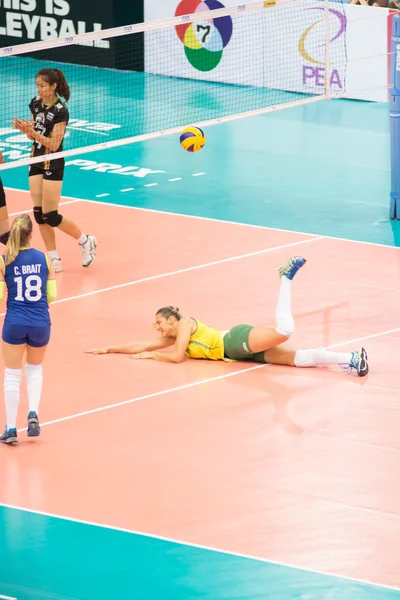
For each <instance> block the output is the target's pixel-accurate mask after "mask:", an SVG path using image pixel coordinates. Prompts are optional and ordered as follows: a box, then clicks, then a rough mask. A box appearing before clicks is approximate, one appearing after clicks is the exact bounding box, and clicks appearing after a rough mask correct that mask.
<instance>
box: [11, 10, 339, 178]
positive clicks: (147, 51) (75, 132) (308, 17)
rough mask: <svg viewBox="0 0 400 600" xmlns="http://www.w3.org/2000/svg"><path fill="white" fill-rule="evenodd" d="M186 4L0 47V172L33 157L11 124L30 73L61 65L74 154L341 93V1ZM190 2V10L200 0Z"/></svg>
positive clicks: (23, 113) (22, 111)
mask: <svg viewBox="0 0 400 600" xmlns="http://www.w3.org/2000/svg"><path fill="white" fill-rule="evenodd" d="M198 4H199V3H198V2H197V3H196V2H195V1H194V0H184V1H183V2H181V3H180V4H179V5H178V6H177V9H176V11H175V15H174V16H171V17H170V18H167V19H165V20H155V21H147V22H145V23H140V24H136V25H127V26H124V27H117V28H114V29H108V30H103V31H95V32H89V33H84V34H77V35H70V36H63V37H62V38H61V37H59V38H57V39H51V32H49V36H50V39H45V40H43V41H40V42H34V43H31V44H19V45H17V46H13V47H7V48H0V68H1V81H2V83H3V94H2V101H1V103H0V149H1V150H2V152H3V155H4V157H5V159H6V162H5V164H4V165H0V170H3V169H7V168H11V167H17V166H21V165H27V164H31V163H35V162H41V160H43V159H41V158H40V157H36V158H32V157H30V149H31V142H30V141H29V140H28V139H27V137H26V136H25V135H24V134H23V133H21V132H19V131H16V130H15V129H12V124H11V122H12V119H13V117H18V118H26V119H30V117H31V115H30V112H29V108H28V106H29V102H30V100H31V99H32V98H33V97H34V96H35V95H36V94H37V92H36V84H35V76H36V74H37V72H38V71H39V70H40V69H42V68H44V67H50V68H52V67H54V68H55V67H57V68H61V69H62V70H63V72H64V74H65V76H66V79H67V81H68V83H69V86H70V89H71V98H70V100H69V102H68V109H69V113H70V121H69V123H68V127H67V130H66V137H65V140H64V150H63V151H62V152H61V153H56V154H53V155H52V156H53V157H59V156H65V157H67V156H73V155H77V154H83V153H88V152H93V151H97V150H103V149H106V148H111V147H114V146H120V145H123V144H129V143H133V142H139V141H143V140H147V139H151V138H156V137H159V136H163V135H168V134H172V133H176V132H179V131H180V130H181V129H182V128H183V127H185V126H187V125H198V126H200V127H207V126H209V125H213V124H216V123H221V122H225V121H232V120H235V119H241V118H243V117H247V116H252V115H258V114H263V113H267V112H269V111H275V110H280V109H283V108H289V107H294V106H299V105H302V104H306V103H311V102H316V101H319V100H324V99H327V98H330V97H331V96H332V94H335V93H337V92H340V93H344V92H345V89H346V67H347V52H346V16H345V11H344V6H343V5H342V4H341V3H340V2H336V3H334V4H329V3H328V2H327V0H323V1H316V0H263V1H261V2H253V3H250V4H245V5H240V6H234V7H223V8H219V7H221V6H222V5H221V4H220V3H219V2H217V1H216V0H206V1H205V2H202V3H200V4H201V7H202V8H201V10H199V9H197V10H195V9H193V11H192V13H189V14H184V13H185V11H187V9H190V7H195V6H197V5H198ZM197 8H198V7H197Z"/></svg>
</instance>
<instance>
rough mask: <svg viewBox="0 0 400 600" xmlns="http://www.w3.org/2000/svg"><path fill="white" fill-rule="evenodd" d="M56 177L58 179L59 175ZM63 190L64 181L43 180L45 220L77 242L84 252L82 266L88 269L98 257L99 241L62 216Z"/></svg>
mask: <svg viewBox="0 0 400 600" xmlns="http://www.w3.org/2000/svg"><path fill="white" fill-rule="evenodd" d="M55 176H56V177H57V175H55ZM59 176H60V177H61V176H62V173H61V174H60V175H59ZM61 188H62V180H60V179H57V180H55V179H44V180H43V198H42V203H43V207H42V208H43V218H44V220H45V221H46V222H47V223H48V224H49V225H50V226H51V227H53V228H55V227H57V228H58V229H59V230H60V231H62V232H63V233H66V234H67V235H69V236H71V237H73V238H74V239H75V240H77V242H78V243H79V247H80V249H81V252H82V265H83V266H84V267H88V266H90V265H91V264H92V262H93V261H94V259H95V257H96V246H97V240H96V238H95V237H94V236H91V235H86V233H84V232H83V231H82V230H81V229H80V228H79V227H78V226H77V225H76V224H75V223H74V222H73V221H71V219H67V218H66V217H64V216H62V215H60V213H59V212H58V207H59V204H60V198H61ZM49 255H50V253H49Z"/></svg>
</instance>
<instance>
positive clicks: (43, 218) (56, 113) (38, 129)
mask: <svg viewBox="0 0 400 600" xmlns="http://www.w3.org/2000/svg"><path fill="white" fill-rule="evenodd" d="M36 87H37V91H38V95H37V96H36V97H35V98H33V99H32V100H31V102H30V104H29V108H30V111H31V120H30V121H26V120H25V119H18V118H16V117H15V118H14V119H13V127H14V128H15V129H18V130H19V131H22V132H24V133H26V135H27V136H28V138H29V139H30V140H32V141H33V146H32V152H31V155H32V156H43V159H44V160H43V162H41V163H35V164H32V165H30V166H29V188H30V192H31V197H32V201H33V206H34V208H33V214H34V217H35V220H36V222H37V223H38V224H39V228H40V233H41V235H42V238H43V241H44V243H45V246H46V248H47V251H48V254H49V257H50V259H51V262H52V266H53V269H54V271H56V272H59V271H62V262H61V259H60V257H59V255H58V251H57V249H56V236H55V230H54V228H55V227H58V229H61V231H63V232H64V233H67V234H68V235H70V236H72V237H73V238H75V239H76V240H78V242H79V245H80V248H81V250H82V265H83V266H84V267H89V266H90V265H91V264H92V262H93V261H94V259H95V257H96V245H97V240H96V238H95V237H94V236H91V235H86V234H85V233H83V232H82V230H81V229H80V228H79V227H78V226H77V225H75V223H73V222H72V221H71V220H70V219H67V218H66V217H63V216H62V215H60V214H59V212H58V207H59V203H60V196H61V187H62V181H63V177H64V165H65V160H64V158H57V159H54V160H51V153H53V152H60V151H62V149H63V139H64V135H65V130H66V127H67V123H68V120H69V113H68V109H67V106H66V104H65V102H63V101H62V100H61V99H60V96H62V97H63V98H65V100H66V101H68V100H69V97H70V90H69V86H68V83H67V81H66V79H65V76H64V73H63V72H62V71H61V69H41V70H40V71H39V72H38V73H37V75H36Z"/></svg>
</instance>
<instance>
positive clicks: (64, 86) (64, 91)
mask: <svg viewBox="0 0 400 600" xmlns="http://www.w3.org/2000/svg"><path fill="white" fill-rule="evenodd" d="M36 77H41V78H42V79H44V80H45V81H47V83H49V84H50V85H54V84H56V85H57V87H56V94H58V95H59V96H62V97H63V98H65V100H67V101H68V100H69V99H70V97H71V92H70V90H69V85H68V83H67V80H66V79H65V75H64V73H63V72H62V71H61V69H47V68H46V69H40V71H39V72H38V73H37V74H36Z"/></svg>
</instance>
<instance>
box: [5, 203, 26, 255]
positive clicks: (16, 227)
mask: <svg viewBox="0 0 400 600" xmlns="http://www.w3.org/2000/svg"><path fill="white" fill-rule="evenodd" d="M31 233H32V220H31V218H30V216H29V215H27V214H26V213H23V214H21V215H19V216H18V217H17V218H16V219H14V221H13V224H12V225H11V231H10V237H9V238H8V242H7V245H6V252H5V255H6V265H9V264H10V263H12V262H14V260H15V259H16V258H17V256H18V253H19V250H20V248H21V246H26V245H27V244H28V238H29V236H30V234H31Z"/></svg>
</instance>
